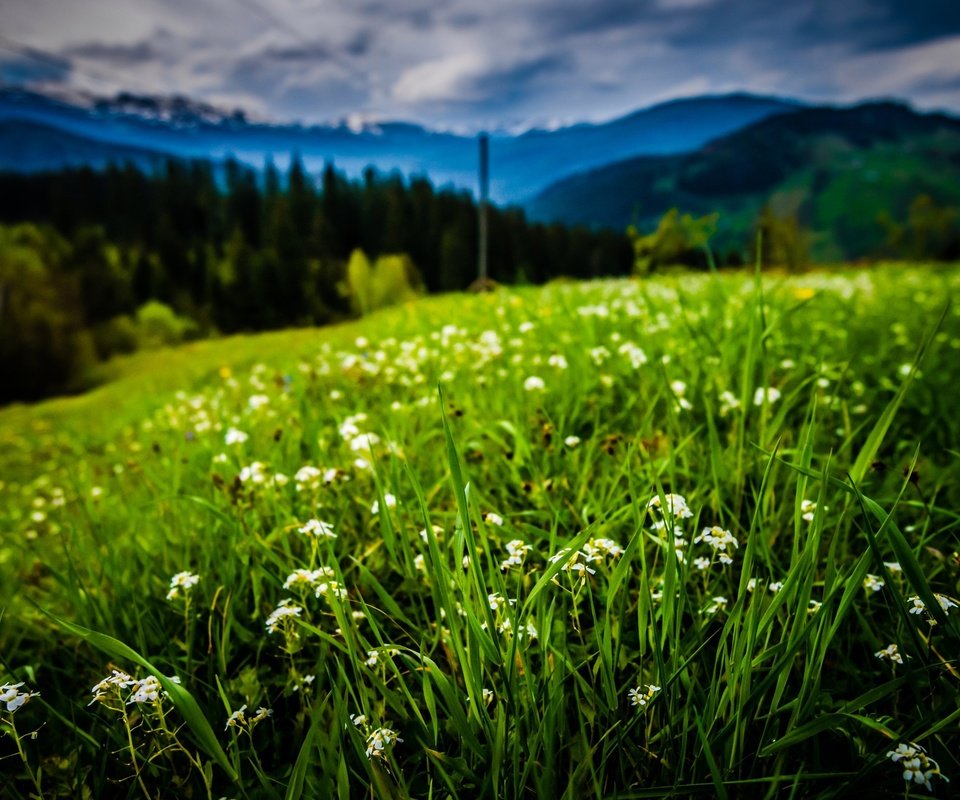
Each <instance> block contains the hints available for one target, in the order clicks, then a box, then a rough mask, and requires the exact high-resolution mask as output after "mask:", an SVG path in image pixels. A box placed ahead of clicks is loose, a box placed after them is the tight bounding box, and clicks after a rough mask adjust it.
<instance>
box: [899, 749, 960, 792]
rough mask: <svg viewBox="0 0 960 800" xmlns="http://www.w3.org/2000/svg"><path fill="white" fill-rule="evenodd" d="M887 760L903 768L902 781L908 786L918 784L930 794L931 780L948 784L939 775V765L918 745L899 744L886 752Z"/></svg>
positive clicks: (942, 776)
mask: <svg viewBox="0 0 960 800" xmlns="http://www.w3.org/2000/svg"><path fill="white" fill-rule="evenodd" d="M887 758H889V759H890V760H891V761H893V762H894V763H895V764H897V763H898V764H899V765H900V766H901V767H903V779H904V781H906V782H907V783H908V784H910V783H918V784H920V785H922V786H924V787H925V788H926V789H927V791H929V792H932V791H933V786H932V784H931V783H930V779H931V778H933V777H938V778H940V779H941V780H944V781H947V782H948V783H949V781H948V779H947V778H946V776H944V775H942V774H941V773H940V765H939V764H938V763H937V762H936V761H934V760H933V759H932V758H930V757H929V756H928V755H927V751H926V750H924V749H923V748H922V747H921V746H920V745H918V744H914V743H913V742H909V743H905V742H901V743H900V744H898V745H897V749H896V750H888V751H887Z"/></svg>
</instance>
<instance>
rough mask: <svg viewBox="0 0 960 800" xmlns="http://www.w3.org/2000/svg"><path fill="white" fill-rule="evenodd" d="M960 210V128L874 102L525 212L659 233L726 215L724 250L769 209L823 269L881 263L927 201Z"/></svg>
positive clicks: (659, 165)
mask: <svg viewBox="0 0 960 800" xmlns="http://www.w3.org/2000/svg"><path fill="white" fill-rule="evenodd" d="M921 195H926V196H928V197H929V198H930V199H931V201H932V202H933V203H935V204H938V205H940V206H960V119H957V118H955V117H950V116H947V115H944V114H919V113H917V112H915V111H913V110H911V109H910V108H908V107H907V106H905V105H902V104H898V103H892V102H883V103H865V104H862V105H858V106H854V107H851V108H806V109H798V110H794V111H791V112H789V113H784V114H780V115H777V116H771V117H768V118H766V119H764V120H761V121H758V122H755V123H753V124H751V125H747V126H746V127H744V128H742V129H741V130H739V131H736V132H734V133H731V134H728V135H726V136H722V137H719V138H717V139H715V140H713V141H711V142H709V143H708V144H706V145H704V146H702V147H700V148H697V149H696V150H693V151H691V152H688V153H683V154H677V155H668V156H643V157H637V158H632V159H627V160H622V161H617V162H614V163H611V164H608V165H606V166H604V167H601V168H599V169H595V170H589V171H585V172H583V173H581V174H578V175H575V176H572V177H570V178H566V179H563V180H561V181H559V182H557V183H555V184H553V185H552V186H550V187H548V188H547V189H546V190H544V191H542V192H540V193H539V194H538V195H537V196H536V197H535V198H533V199H532V200H531V201H530V202H529V203H527V204H526V209H527V211H528V213H529V214H530V215H531V216H532V217H533V218H535V219H541V220H563V221H564V222H566V223H569V224H587V225H591V226H601V227H613V228H620V229H623V228H624V227H626V226H627V225H628V224H635V225H636V226H637V227H638V228H640V229H642V230H651V229H653V228H655V227H656V225H657V221H658V220H659V219H660V217H661V216H662V215H663V213H664V212H665V211H667V210H668V209H670V208H678V209H680V210H681V211H684V212H688V213H692V214H709V213H713V212H719V219H718V230H717V234H716V237H715V240H714V242H715V244H716V246H717V247H718V248H720V249H723V248H725V247H734V248H735V247H742V246H743V245H744V242H745V240H746V239H747V238H748V237H749V236H750V235H751V234H750V231H751V229H752V227H753V224H754V222H755V221H756V219H757V217H758V215H759V214H760V211H761V209H762V208H763V207H764V206H768V207H769V208H771V209H772V211H773V212H774V213H775V214H777V215H780V216H782V217H791V218H793V219H796V220H797V221H798V222H799V223H800V224H801V225H802V226H803V227H804V228H805V229H806V231H807V237H808V239H809V242H808V244H809V248H810V255H811V257H812V258H813V260H815V261H839V260H846V259H851V258H859V257H862V256H867V255H871V254H873V253H875V252H876V251H877V248H878V245H879V243H880V241H881V240H882V239H883V233H884V232H883V228H882V225H881V220H880V219H879V217H881V216H884V217H885V218H886V219H887V220H891V221H902V220H904V219H905V218H906V217H907V216H908V214H909V210H910V207H911V204H912V203H913V202H914V201H915V200H916V199H917V197H918V196H921Z"/></svg>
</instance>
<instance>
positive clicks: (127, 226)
mask: <svg viewBox="0 0 960 800" xmlns="http://www.w3.org/2000/svg"><path fill="white" fill-rule="evenodd" d="M24 222H26V223H31V224H41V225H46V226H50V228H47V229H44V230H43V231H41V230H40V229H39V228H35V227H31V228H30V230H31V231H32V232H33V233H32V234H31V237H32V238H31V237H28V239H29V241H25V242H21V243H20V244H17V248H21V249H22V248H23V247H25V248H27V249H28V250H30V249H31V248H32V249H33V251H34V252H33V255H31V256H29V258H31V259H34V260H35V261H36V262H37V264H36V270H35V272H38V274H42V275H43V276H45V277H44V278H43V280H44V281H47V283H46V284H44V285H45V286H47V289H48V294H49V296H50V297H56V298H60V299H58V300H57V301H56V302H54V301H51V303H50V305H51V314H53V312H54V311H55V312H56V315H55V316H56V318H57V319H58V320H59V322H57V324H55V325H54V324H53V321H52V319H51V318H49V315H48V316H45V317H44V319H45V320H46V322H47V323H49V324H50V325H53V327H52V328H50V330H49V331H48V335H46V334H45V335H46V336H47V339H49V341H50V342H53V341H56V342H59V341H60V340H61V339H63V341H64V344H63V345H62V346H61V345H59V344H58V345H56V347H55V348H54V349H57V352H58V353H59V355H58V356H57V357H56V358H53V357H52V356H51V357H43V358H37V359H36V360H34V361H31V362H30V366H29V371H31V373H36V374H31V375H30V376H28V377H25V379H24V380H25V382H24V383H22V384H21V383H20V382H18V381H12V382H8V383H7V385H6V386H5V387H4V389H3V392H2V393H0V401H3V400H10V399H14V398H33V397H38V396H41V395H43V394H48V393H51V392H59V391H64V390H67V389H69V388H70V387H71V385H72V384H73V383H75V382H76V381H77V380H78V378H79V377H80V376H81V375H82V374H83V372H84V371H85V370H86V368H87V367H88V366H89V362H91V361H93V360H95V359H96V358H101V359H102V358H106V357H109V356H110V355H112V354H114V353H117V352H128V351H129V350H130V347H131V342H132V341H133V340H135V339H136V338H137V337H136V336H131V331H132V328H131V324H133V323H132V319H133V317H134V315H135V313H136V311H137V309H138V308H139V307H141V306H143V305H144V304H146V303H149V302H150V301H159V302H161V303H163V304H165V305H166V306H168V307H169V309H170V311H171V313H172V314H174V315H175V317H176V318H186V319H189V320H192V321H193V323H194V325H193V328H194V329H195V330H194V332H195V333H199V334H200V335H204V334H211V333H215V332H223V333H234V332H243V331H254V330H264V329H270V328H279V327H283V326H288V325H312V324H323V323H326V322H330V321H332V320H336V319H343V318H345V317H347V316H350V315H351V314H353V313H355V312H356V310H357V309H356V304H355V303H354V304H351V301H350V299H349V298H348V297H347V296H346V295H344V293H343V292H341V291H340V290H339V289H338V287H339V286H341V284H342V283H343V281H344V279H345V277H346V274H345V271H346V264H347V260H348V259H349V257H350V254H351V252H353V251H354V250H358V249H359V250H363V252H364V253H366V254H367V256H369V257H370V258H371V260H372V261H374V262H375V261H377V259H378V258H379V257H381V256H384V255H393V254H401V253H402V254H406V255H407V256H408V257H409V259H410V260H411V261H412V265H413V266H414V267H415V270H414V272H415V273H417V276H418V277H417V280H416V281H414V282H413V283H414V284H418V283H419V281H420V278H422V284H423V286H422V288H424V289H425V290H427V291H451V290H458V289H464V288H466V287H467V286H469V285H470V284H471V283H472V282H473V280H474V278H475V277H476V257H477V256H476V254H477V209H476V205H475V203H474V201H473V199H472V197H471V196H470V195H469V193H466V192H456V191H452V190H447V189H443V190H439V191H438V190H435V189H434V188H433V186H432V185H431V184H430V182H429V181H428V180H426V179H425V178H414V179H412V180H410V181H404V180H403V179H402V178H400V177H399V176H398V175H389V176H382V175H379V174H378V173H377V172H376V171H374V170H372V169H370V170H368V171H367V172H366V173H365V174H364V178H363V180H362V181H349V180H348V179H346V178H345V177H344V176H343V175H341V174H340V173H338V172H337V171H336V170H335V169H334V168H333V166H332V165H328V166H327V168H326V169H325V170H324V172H323V174H322V175H321V176H319V180H318V181H317V182H316V183H315V182H314V180H313V179H312V177H311V176H310V175H309V174H308V173H307V172H306V170H305V168H304V166H303V164H302V162H301V161H300V159H299V158H298V157H294V158H293V159H292V161H291V165H290V167H289V169H288V170H287V171H286V174H281V172H280V171H279V170H278V169H277V168H276V167H275V166H274V165H272V164H268V165H267V167H266V169H265V171H264V173H263V175H262V177H259V176H258V175H257V173H256V172H255V171H254V170H251V169H249V168H247V167H244V166H242V165H240V164H239V163H238V162H236V161H234V160H232V159H228V160H227V161H226V162H225V164H223V165H222V166H217V167H215V166H213V165H211V164H209V163H206V162H183V161H173V160H171V161H168V162H166V163H165V164H164V165H163V166H162V168H158V169H157V171H156V172H154V173H152V174H148V173H145V172H141V171H140V170H139V169H138V168H137V167H135V166H133V165H124V166H117V165H114V166H111V167H108V168H107V169H105V170H103V171H95V170H92V169H88V168H81V169H69V170H64V171H62V172H54V173H43V174H35V175H15V174H3V175H0V223H24ZM53 231H56V233H54V232H53ZM489 231H490V248H489V253H490V258H489V262H490V277H491V278H493V279H494V280H496V281H499V282H502V283H504V282H506V283H509V282H513V281H516V280H518V279H521V280H530V281H534V282H541V281H545V280H548V279H550V278H552V277H556V276H558V275H567V276H572V277H596V276H601V275H622V274H627V273H629V271H630V268H631V265H632V253H631V248H630V243H629V241H628V239H627V238H626V236H624V235H623V234H620V233H612V232H599V233H598V232H593V231H589V230H587V229H575V230H569V229H567V228H566V227H563V226H560V225H551V226H544V225H539V224H531V223H529V222H528V221H527V220H526V218H525V216H524V214H523V212H522V211H520V210H518V209H505V210H501V209H496V208H492V209H490V214H489ZM17 235H18V236H21V238H22V233H21V234H17ZM3 241H4V242H6V240H3ZM31 242H33V244H31ZM10 246H13V245H10ZM50 247H53V248H54V250H57V252H60V251H62V254H63V255H62V256H59V257H57V258H53V259H52V258H51V257H50V256H49V254H48V253H47V250H48V249H49V248H50ZM27 257H28V256H26V255H23V254H21V255H18V256H16V258H27ZM10 258H14V256H13V255H11V254H9V253H7V252H6V251H4V252H0V260H9V259H10ZM3 268H5V269H7V271H8V272H9V271H10V270H11V269H13V268H12V267H10V268H6V267H3ZM13 271H14V272H18V270H16V269H13ZM411 274H413V273H411ZM7 280H8V282H9V280H10V279H7ZM18 280H27V278H26V277H23V278H22V279H21V278H18ZM30 280H33V278H31V279H30ZM50 282H53V283H50ZM37 313H40V312H37ZM41 316H43V315H41ZM0 324H3V325H4V326H5V328H4V329H5V330H6V331H7V332H8V337H7V340H6V342H5V346H6V347H8V348H9V349H10V351H11V353H13V352H16V351H18V350H19V346H18V345H19V344H20V343H21V338H23V339H31V341H32V340H34V339H38V338H42V337H40V334H39V333H38V332H37V330H35V329H34V328H30V327H29V326H28V325H27V323H25V322H24V321H22V320H18V321H16V322H14V321H13V318H12V317H10V318H8V319H6V320H3V321H2V323H0ZM48 327H49V326H48ZM134 327H136V324H134ZM45 330H46V329H45ZM54 330H55V331H57V332H56V333H54V332H53V331H54ZM68 330H69V331H73V333H66V331H68ZM81 332H86V333H84V334H83V335H82V336H81V335H80V333H81ZM74 338H75V339H76V341H73V339H74ZM147 338H150V337H147ZM161 338H163V337H161ZM45 341H46V340H45ZM84 342H86V343H85V344H84ZM50 347H54V345H53V344H50ZM77 348H79V349H77ZM26 350H27V351H29V352H33V344H30V345H29V346H28V347H27V348H26ZM74 351H76V352H74ZM81 352H82V353H83V358H82V359H81V358H80V353H81ZM71 354H73V355H71ZM20 355H23V354H20ZM17 357H18V358H19V357H20V356H19V355H18V356H17ZM10 358H11V359H12V358H13V356H11V357H10ZM15 363H19V362H16V361H15V360H8V359H6V358H4V359H3V360H0V367H3V368H4V369H8V368H12V367H13V366H14V364H15ZM58 365H59V366H58ZM23 368H24V369H27V367H26V366H24V367H23ZM18 387H19V388H18Z"/></svg>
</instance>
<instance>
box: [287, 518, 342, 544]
mask: <svg viewBox="0 0 960 800" xmlns="http://www.w3.org/2000/svg"><path fill="white" fill-rule="evenodd" d="M297 530H299V531H300V533H303V534H306V535H307V536H313V537H315V538H317V539H319V538H321V537H324V536H325V537H326V538H327V539H336V538H337V534H335V533H334V532H333V525H331V524H330V523H329V522H323V521H322V520H319V519H311V520H307V521H306V522H305V523H304V524H303V525H302V526H301V527H299V528H298V529H297Z"/></svg>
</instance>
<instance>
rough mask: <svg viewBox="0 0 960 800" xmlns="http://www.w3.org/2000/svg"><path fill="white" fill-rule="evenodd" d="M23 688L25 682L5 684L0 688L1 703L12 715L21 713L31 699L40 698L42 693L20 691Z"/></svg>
mask: <svg viewBox="0 0 960 800" xmlns="http://www.w3.org/2000/svg"><path fill="white" fill-rule="evenodd" d="M22 686H23V681H21V682H20V683H5V684H3V686H0V703H2V704H3V705H4V707H5V708H6V710H7V711H8V712H10V713H11V714H13V713H14V712H16V711H19V710H20V709H21V708H22V707H23V706H24V705H26V704H27V703H28V702H29V701H30V698H31V697H39V696H40V692H31V691H26V692H22V691H20V689H21V687H22Z"/></svg>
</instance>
